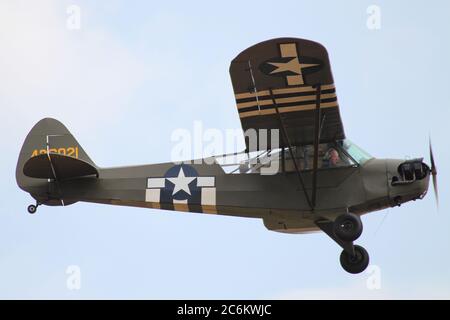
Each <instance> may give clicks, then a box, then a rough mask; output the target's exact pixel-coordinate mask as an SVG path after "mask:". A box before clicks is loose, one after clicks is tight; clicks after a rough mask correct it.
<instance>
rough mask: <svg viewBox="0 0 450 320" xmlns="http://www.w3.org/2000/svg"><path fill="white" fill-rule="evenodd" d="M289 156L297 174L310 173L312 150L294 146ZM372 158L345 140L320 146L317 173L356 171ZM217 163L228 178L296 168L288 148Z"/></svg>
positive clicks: (218, 159)
mask: <svg viewBox="0 0 450 320" xmlns="http://www.w3.org/2000/svg"><path fill="white" fill-rule="evenodd" d="M292 155H293V156H294V158H295V159H296V164H297V167H298V169H299V170H301V171H307V170H312V169H313V166H314V146H313V145H305V146H295V147H293V148H292ZM371 158H372V156H371V155H370V154H368V153H367V152H365V151H364V150H362V149H361V148H359V147H358V146H357V145H356V144H354V143H352V142H351V141H350V140H348V139H344V140H338V141H335V142H331V143H322V144H319V153H318V161H317V163H318V166H317V167H318V169H332V168H338V167H356V166H359V165H363V164H364V163H365V162H367V161H368V160H370V159H371ZM215 159H216V162H217V163H218V164H220V165H221V166H222V168H223V169H224V171H225V172H226V173H229V174H251V173H261V174H276V173H278V172H293V171H295V170H296V169H295V164H294V162H293V161H292V156H291V151H290V150H289V149H288V148H284V149H281V148H279V149H275V150H264V151H255V152H250V153H240V154H231V155H224V156H218V157H215Z"/></svg>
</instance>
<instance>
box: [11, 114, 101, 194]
mask: <svg viewBox="0 0 450 320" xmlns="http://www.w3.org/2000/svg"><path fill="white" fill-rule="evenodd" d="M48 152H50V153H56V154H60V155H64V156H69V157H72V158H75V159H79V160H82V161H84V162H86V163H88V164H90V165H92V166H93V167H96V165H95V164H94V162H93V161H92V160H91V158H89V156H88V155H87V154H86V152H85V151H84V150H83V148H82V147H81V146H80V145H79V143H78V141H77V140H76V139H75V137H74V136H73V135H72V134H71V133H70V132H69V130H68V129H67V128H66V127H65V126H64V125H63V124H62V123H61V122H59V121H58V120H56V119H52V118H45V119H42V120H40V121H39V122H38V123H36V124H35V125H34V127H33V128H32V129H31V131H30V132H29V133H28V135H27V137H26V138H25V141H24V143H23V145H22V149H21V150H20V154H19V159H18V161H17V167H16V181H17V184H18V185H19V187H20V188H21V189H23V190H25V191H28V192H30V193H32V192H33V189H35V188H39V187H40V186H42V185H43V182H47V180H46V179H45V181H43V179H39V178H31V177H28V176H26V175H25V174H24V172H23V168H24V165H25V163H26V162H27V161H28V160H29V159H30V158H32V157H35V156H39V155H42V154H47V153H48Z"/></svg>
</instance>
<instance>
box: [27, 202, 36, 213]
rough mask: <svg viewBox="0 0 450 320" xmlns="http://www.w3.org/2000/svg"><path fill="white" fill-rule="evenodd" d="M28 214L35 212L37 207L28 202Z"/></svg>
mask: <svg viewBox="0 0 450 320" xmlns="http://www.w3.org/2000/svg"><path fill="white" fill-rule="evenodd" d="M27 210H28V213H29V214H34V213H36V210H37V207H36V206H35V205H34V204H30V205H29V206H28V208H27Z"/></svg>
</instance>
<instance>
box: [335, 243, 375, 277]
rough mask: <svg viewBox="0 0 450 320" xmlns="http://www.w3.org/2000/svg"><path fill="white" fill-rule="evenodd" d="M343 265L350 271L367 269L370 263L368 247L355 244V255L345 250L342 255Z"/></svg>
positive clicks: (359, 271)
mask: <svg viewBox="0 0 450 320" xmlns="http://www.w3.org/2000/svg"><path fill="white" fill-rule="evenodd" d="M340 261H341V266H342V268H344V270H345V271H347V272H348V273H352V274H356V273H361V272H363V271H364V270H366V268H367V266H368V265H369V254H368V253H367V251H366V249H364V248H363V247H361V246H358V245H355V255H354V256H352V255H351V254H349V253H348V252H347V251H345V250H343V251H342V253H341V257H340Z"/></svg>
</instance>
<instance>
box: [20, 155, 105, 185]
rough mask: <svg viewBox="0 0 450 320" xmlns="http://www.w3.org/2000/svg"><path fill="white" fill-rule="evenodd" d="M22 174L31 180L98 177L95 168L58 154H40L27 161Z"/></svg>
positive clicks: (81, 161)
mask: <svg viewBox="0 0 450 320" xmlns="http://www.w3.org/2000/svg"><path fill="white" fill-rule="evenodd" d="M23 173H24V174H25V175H26V176H28V177H31V178H40V179H55V180H65V179H72V178H78V177H84V176H90V175H96V176H98V171H97V168H95V167H94V166H93V165H91V164H89V163H87V162H86V161H83V160H80V159H76V158H73V157H69V156H65V155H62V154H58V153H49V154H41V155H38V156H35V157H32V158H30V159H28V161H27V162H25V165H24V166H23Z"/></svg>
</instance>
